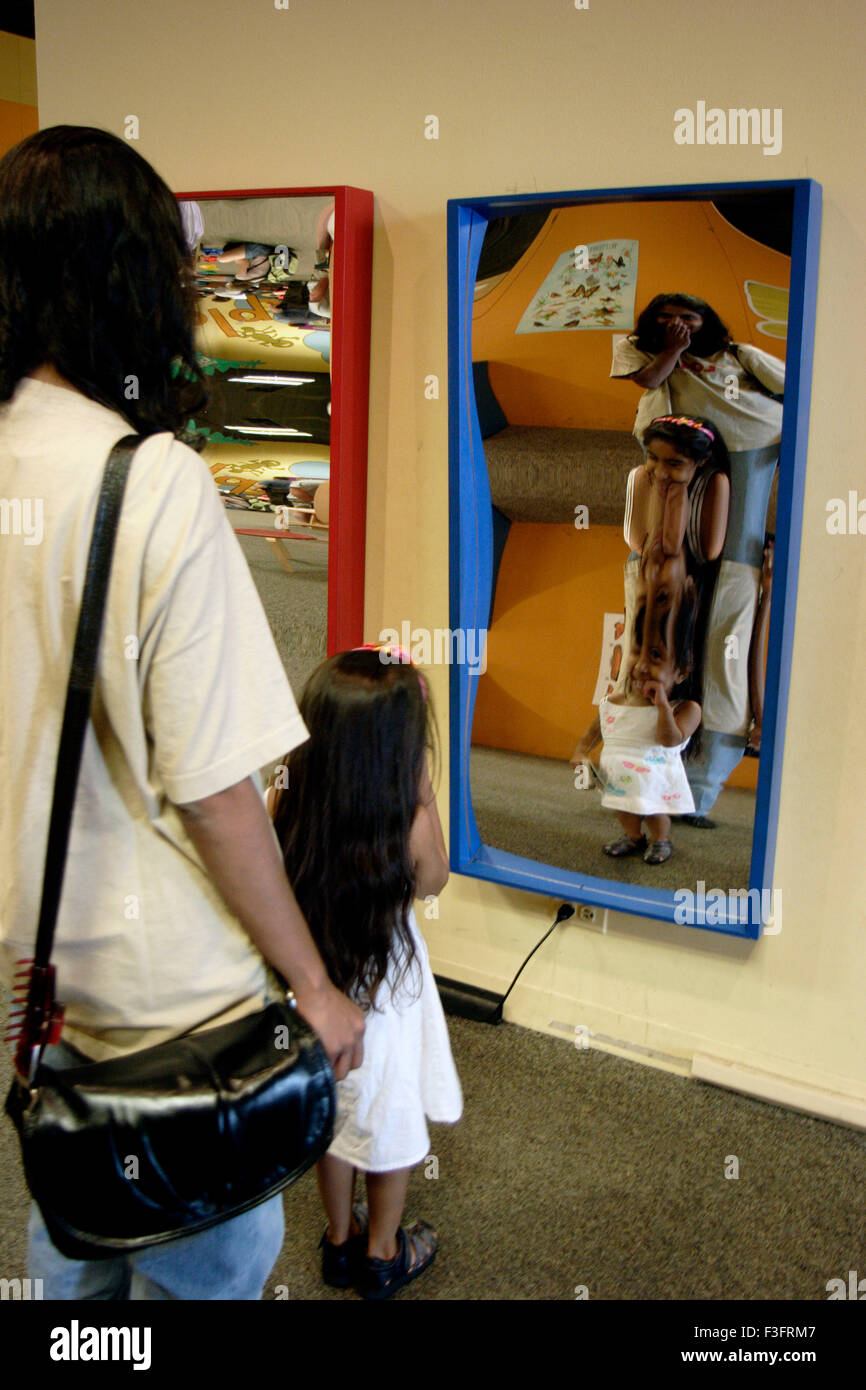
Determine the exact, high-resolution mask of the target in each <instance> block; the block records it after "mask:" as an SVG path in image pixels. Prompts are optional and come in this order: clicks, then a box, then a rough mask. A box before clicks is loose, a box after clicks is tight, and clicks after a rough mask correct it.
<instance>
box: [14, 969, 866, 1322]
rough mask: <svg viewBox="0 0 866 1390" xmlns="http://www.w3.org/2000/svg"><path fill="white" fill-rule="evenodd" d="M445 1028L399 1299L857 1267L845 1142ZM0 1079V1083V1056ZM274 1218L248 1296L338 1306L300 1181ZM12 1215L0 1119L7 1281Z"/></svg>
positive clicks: (793, 1295)
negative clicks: (454, 1083)
mask: <svg viewBox="0 0 866 1390" xmlns="http://www.w3.org/2000/svg"><path fill="white" fill-rule="evenodd" d="M518 989H519V986H518ZM449 1027H450V1031H451V1038H452V1044H453V1050H454V1056H455V1060H456V1063H457V1067H458V1070H459V1072H460V1076H461V1080H462V1083H463V1090H464V1097H465V1112H464V1116H463V1119H462V1120H461V1121H460V1122H459V1123H458V1124H456V1125H454V1126H446V1125H438V1126H433V1127H432V1129H431V1140H432V1142H431V1152H432V1153H433V1154H434V1155H435V1157H436V1158H437V1159H438V1166H439V1176H438V1178H425V1176H424V1165H421V1166H420V1167H419V1168H418V1169H416V1171H415V1173H414V1174H413V1177H412V1182H411V1186H410V1189H409V1201H408V1206H407V1219H408V1220H414V1219H416V1218H417V1217H419V1216H423V1217H424V1218H425V1219H426V1220H428V1221H430V1222H431V1223H432V1224H433V1225H434V1226H435V1227H436V1229H437V1230H438V1232H439V1236H440V1242H441V1245H440V1251H439V1255H438V1256H437V1259H436V1262H435V1264H434V1265H433V1267H432V1268H431V1270H430V1271H429V1272H428V1273H427V1274H425V1276H424V1277H423V1278H422V1279H420V1280H419V1281H418V1283H417V1284H414V1285H411V1286H410V1287H408V1288H407V1289H405V1290H404V1291H403V1292H402V1293H401V1294H400V1295H399V1298H400V1299H401V1300H406V1299H431V1300H450V1299H461V1300H505V1299H519V1300H526V1299H539V1300H568V1301H571V1300H573V1299H574V1297H575V1288H576V1286H577V1285H585V1286H586V1288H587V1291H588V1294H589V1297H590V1298H591V1299H602V1300H604V1299H625V1300H645V1299H651V1300H680V1299H690V1298H697V1299H710V1300H716V1299H780V1300H788V1299H807V1300H818V1301H821V1300H826V1297H827V1291H826V1285H827V1281H828V1279H831V1278H836V1277H843V1278H847V1271H848V1270H849V1269H859V1270H860V1271H861V1272H862V1271H863V1258H864V1244H866V1221H864V1196H866V1153H864V1147H866V1140H864V1136H863V1135H862V1134H858V1133H855V1132H854V1131H852V1130H847V1129H843V1128H841V1127H838V1126H835V1125H831V1124H827V1123H825V1122H823V1121H820V1120H813V1119H809V1118H807V1117H805V1116H802V1115H795V1114H791V1113H789V1112H787V1111H784V1110H781V1109H779V1108H777V1107H775V1106H771V1105H765V1104H763V1103H761V1102H759V1101H753V1100H748V1099H746V1098H744V1097H740V1096H736V1095H734V1094H731V1093H729V1092H726V1091H722V1090H717V1089H715V1088H713V1087H709V1086H703V1085H700V1084H699V1083H696V1082H692V1081H688V1080H685V1079H683V1078H681V1077H677V1076H672V1075H670V1074H668V1073H664V1072H658V1071H654V1070H652V1069H650V1068H647V1067H643V1066H641V1065H639V1064H637V1063H633V1062H627V1061H623V1060H622V1059H620V1058H618V1057H612V1056H609V1055H607V1054H605V1053H602V1052H595V1051H591V1050H590V1051H579V1050H577V1049H576V1048H574V1047H573V1046H572V1045H571V1043H569V1042H566V1041H562V1040H559V1039H557V1038H551V1037H546V1036H543V1035H542V1034H539V1033H533V1032H530V1031H528V1030H526V1029H522V1028H517V1027H514V1026H512V1025H509V1024H505V1025H502V1026H500V1027H498V1028H493V1027H490V1026H489V1025H486V1024H481V1023H470V1022H467V1021H466V1020H463V1019H450V1020H449ZM0 1073H2V1074H0V1085H2V1088H3V1094H4V1095H5V1091H6V1088H7V1086H8V1064H7V1061H6V1057H5V1053H4V1056H3V1065H2V1068H0ZM730 1155H736V1156H737V1158H738V1159H739V1173H740V1175H739V1177H738V1178H736V1179H733V1178H726V1177H725V1176H724V1174H725V1165H726V1161H728V1157H729V1156H730ZM428 1167H429V1168H430V1169H431V1171H432V1165H428ZM285 1210H286V1242H285V1245H284V1247H283V1251H282V1254H281V1256H280V1259H279V1261H278V1263H277V1265H276V1267H275V1269H274V1271H273V1274H272V1276H271V1279H270V1280H269V1283H268V1288H267V1289H266V1291H265V1298H266V1299H273V1298H276V1297H285V1296H286V1293H287V1295H288V1297H290V1298H292V1299H316V1300H318V1299H343V1298H346V1299H354V1298H355V1297H356V1295H355V1294H354V1293H352V1292H346V1293H343V1292H338V1291H336V1290H333V1289H328V1288H326V1287H325V1286H324V1285H323V1284H322V1283H321V1279H320V1276H319V1264H318V1253H317V1249H316V1246H317V1243H318V1240H319V1236H320V1235H321V1232H322V1228H323V1218H322V1214H321V1210H320V1207H319V1199H318V1194H317V1191H316V1183H315V1177H314V1175H313V1174H312V1173H309V1174H307V1175H306V1176H305V1177H304V1178H303V1179H302V1180H301V1181H300V1182H299V1183H298V1184H297V1185H296V1186H295V1187H293V1188H291V1189H290V1190H289V1191H288V1192H287V1193H286V1194H285ZM26 1217H27V1195H26V1191H25V1188H24V1184H23V1181H22V1178H21V1172H20V1163H19V1158H18V1150H17V1141H16V1139H15V1135H14V1133H13V1131H12V1128H11V1126H10V1125H9V1124H8V1123H7V1122H5V1121H4V1122H3V1123H2V1125H0V1249H2V1254H3V1259H2V1265H3V1272H4V1275H5V1276H6V1277H9V1278H13V1277H16V1276H18V1277H24V1275H25V1273H26V1271H25V1268H24V1259H25V1232H26ZM283 1289H285V1291H286V1293H284V1292H283ZM278 1291H279V1292H278Z"/></svg>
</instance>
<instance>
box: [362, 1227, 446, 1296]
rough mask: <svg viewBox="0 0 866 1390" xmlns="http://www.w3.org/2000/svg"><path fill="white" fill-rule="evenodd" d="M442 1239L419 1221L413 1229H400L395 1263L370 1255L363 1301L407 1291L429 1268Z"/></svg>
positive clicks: (366, 1266) (363, 1273) (365, 1269)
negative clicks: (404, 1289) (406, 1287)
mask: <svg viewBox="0 0 866 1390" xmlns="http://www.w3.org/2000/svg"><path fill="white" fill-rule="evenodd" d="M438 1249H439V1237H438V1236H437V1234H436V1232H435V1231H434V1230H433V1227H432V1226H430V1225H429V1224H428V1223H427V1222H426V1221H416V1222H415V1224H414V1226H401V1227H400V1229H399V1230H398V1232H397V1254H396V1255H395V1256H394V1258H393V1260H374V1259H371V1258H370V1256H369V1255H368V1256H367V1259H366V1260H365V1261H364V1266H363V1272H362V1274H361V1279H360V1283H359V1285H358V1291H359V1293H360V1294H361V1297H362V1298H375V1299H381V1298H390V1297H391V1295H392V1294H395V1293H397V1291H398V1289H402V1288H405V1286H406V1285H407V1284H410V1283H411V1282H412V1280H413V1279H417V1278H418V1275H419V1274H423V1273H424V1271H425V1269H429V1268H430V1266H431V1264H432V1263H433V1261H434V1259H435V1258H436V1251H437V1250H438Z"/></svg>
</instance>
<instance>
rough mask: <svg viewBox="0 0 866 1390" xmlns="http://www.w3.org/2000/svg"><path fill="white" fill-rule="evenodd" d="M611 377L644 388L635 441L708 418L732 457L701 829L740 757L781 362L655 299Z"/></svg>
mask: <svg viewBox="0 0 866 1390" xmlns="http://www.w3.org/2000/svg"><path fill="white" fill-rule="evenodd" d="M611 376H613V377H624V378H627V379H628V380H630V381H633V382H635V384H636V385H638V386H642V387H643V388H644V394H643V396H642V397H641V400H640V403H639V405H638V411H637V419H636V422H635V433H636V434H637V435H638V437H639V438H640V437H641V435H642V434H643V431H644V429H645V427H646V425H647V424H648V423H649V421H650V420H651V419H652V418H653V417H655V416H658V415H665V414H667V415H670V414H675V415H680V414H682V415H690V416H697V417H701V416H709V417H710V418H711V419H712V420H713V421H715V422H716V424H717V425H718V427H719V429H720V430H721V432H722V434H723V436H724V438H725V441H726V443H727V446H728V449H729V451H730V461H731V499H730V515H729V518H728V530H727V537H726V540H725V544H724V548H723V550H722V556H721V560H722V563H721V566H720V570H719V574H718V576H717V580H716V587H715V593H714V596H713V606H712V610H711V613H710V617H709V622H708V627H707V649H706V657H705V669H706V685H705V689H704V699H703V738H704V757H703V760H702V762H701V763H700V764H699V765H695V766H693V767H692V768H690V770H689V781H690V783H691V786H692V790H693V793H694V798H695V806H696V815H695V818H694V821H693V823H694V824H697V825H707V826H708V825H711V824H712V822H709V821H707V819H706V814H705V813H706V812H707V811H708V810H709V809H710V808H711V806H712V805H713V803H714V802H715V800H716V797H717V796H718V794H719V792H720V790H721V788H722V785H723V783H724V782H725V781H726V779H727V777H728V776H729V775H730V773H731V772H732V771H733V769H734V767H735V766H736V765H737V763H738V762H739V760H740V758H741V757H742V755H743V750H744V748H745V745H746V741H747V736H748V732H749V725H750V722H751V709H750V703H749V672H748V664H749V663H748V655H749V649H750V645H751V638H752V627H753V624H754V619H755V614H756V611H757V606H758V595H759V589H760V579H761V568H762V564H763V552H764V532H765V526H766V517H767V504H768V502H769V497H770V489H771V487H772V483H773V475H774V473H775V469H776V464H777V462H778V457H779V444H780V441H781V437H782V405H781V402H780V401H778V400H775V399H774V396H775V395H776V394H778V393H780V392H781V391H782V390H783V388H784V382H785V368H784V363H782V362H780V361H779V360H778V358H775V357H772V356H770V354H769V353H766V352H762V351H761V349H760V348H755V347H752V346H751V345H747V344H739V345H737V344H734V343H732V342H731V341H730V338H729V335H728V330H727V329H726V327H725V325H724V324H723V323H722V321H721V319H720V318H719V316H718V314H717V313H716V312H715V310H714V309H712V308H711V307H710V305H709V304H707V303H705V301H704V300H702V299H696V298H695V297H694V296H692V295H687V294H662V295H657V296H656V298H655V299H653V300H652V301H651V303H650V304H648V305H647V307H646V309H645V310H644V311H643V313H642V314H641V315H640V317H639V319H638V322H637V327H636V331H635V333H634V334H632V335H631V336H630V337H628V338H626V339H624V340H623V341H621V342H620V343H618V344H617V347H616V349H615V352H614V359H613V367H612V369H611ZM731 638H733V639H735V640H733V641H731V640H730V639H731Z"/></svg>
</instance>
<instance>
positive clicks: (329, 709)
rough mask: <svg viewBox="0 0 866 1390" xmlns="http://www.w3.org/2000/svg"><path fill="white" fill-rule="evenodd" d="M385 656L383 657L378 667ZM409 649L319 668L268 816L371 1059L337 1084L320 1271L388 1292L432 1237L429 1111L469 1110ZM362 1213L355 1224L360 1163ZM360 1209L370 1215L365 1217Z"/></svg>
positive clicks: (366, 653)
mask: <svg viewBox="0 0 866 1390" xmlns="http://www.w3.org/2000/svg"><path fill="white" fill-rule="evenodd" d="M383 658H385V661H384V662H383ZM407 662H408V657H406V656H405V653H404V652H403V651H402V650H401V649H392V650H391V651H390V652H388V651H384V650H383V651H379V650H365V649H361V650H357V651H352V652H344V653H342V654H341V655H339V656H335V657H333V658H332V659H331V660H330V661H328V662H326V663H325V664H324V665H323V666H320V667H319V669H318V670H317V671H316V672H315V673H314V675H313V676H312V677H311V678H310V681H309V682H308V684H307V687H306V689H305V691H304V694H303V696H302V697H301V702H300V708H301V712H302V714H303V717H304V720H305V722H306V724H307V726H308V728H309V730H310V739H309V742H308V743H304V744H303V745H302V746H301V747H299V748H296V749H295V750H294V751H293V752H292V753H291V755H290V757H289V760H288V767H289V788H290V791H289V792H287V793H286V794H283V795H281V796H280V798H279V800H278V802H277V806H276V813H275V816H274V826H275V829H276V832H277V835H278V837H279V840H280V843H281V845H282V847H283V853H284V856H285V863H286V869H287V872H288V876H289V879H290V881H291V883H292V885H293V887H294V889H295V893H296V894H297V898H298V902H299V903H301V904H302V908H303V911H304V912H305V913H306V915H307V919H308V921H309V923H310V929H311V931H312V933H313V936H314V938H315V940H316V942H317V944H318V946H319V949H320V951H321V953H322V956H323V959H324V960H325V963H326V965H327V967H328V971H329V974H330V977H331V979H332V980H334V982H335V983H336V984H337V985H338V986H339V987H340V989H343V990H345V991H346V993H347V994H349V995H350V997H351V998H353V999H355V1000H356V1001H357V1002H358V1003H359V1004H361V1005H362V1007H364V1008H365V1009H366V1010H367V1025H366V1031H365V1035H364V1061H363V1064H362V1065H361V1067H360V1068H359V1069H358V1070H356V1071H355V1072H353V1073H352V1075H351V1077H349V1078H347V1080H345V1081H342V1082H341V1083H340V1086H339V1088H338V1106H337V1122H336V1125H335V1129H334V1141H333V1143H332V1145H331V1148H330V1149H329V1151H328V1153H327V1154H326V1155H325V1157H324V1158H323V1159H322V1160H321V1162H320V1163H319V1165H318V1169H317V1173H318V1178H319V1190H320V1192H321V1196H322V1201H323V1203H324V1206H325V1211H326V1213H327V1216H328V1228H327V1231H326V1232H325V1236H324V1238H323V1242H322V1247H323V1255H322V1275H323V1278H324V1280H325V1282H326V1283H327V1284H331V1285H333V1286H335V1287H339V1288H345V1287H347V1286H348V1285H349V1284H350V1283H357V1284H358V1286H359V1288H360V1290H361V1292H362V1294H363V1295H364V1297H366V1298H376V1299H378V1298H387V1297H390V1295H391V1294H393V1293H395V1292H396V1291H397V1289H399V1288H402V1286H403V1285H404V1284H406V1283H408V1282H409V1281H410V1280H411V1279H415V1278H417V1276H418V1275H419V1274H422V1273H423V1272H424V1270H425V1269H427V1268H428V1267H429V1265H430V1264H431V1262H432V1260H433V1257H434V1255H435V1253H436V1248H437V1243H438V1242H437V1236H436V1232H435V1231H434V1230H433V1229H432V1227H430V1226H429V1225H428V1224H427V1223H426V1222H424V1221H419V1222H416V1223H415V1224H414V1225H413V1226H410V1227H406V1226H401V1224H400V1221H401V1217H402V1213H403V1205H404V1202H405V1200H406V1190H407V1186H408V1182H409V1176H410V1173H411V1170H412V1167H413V1166H414V1165H415V1164H416V1163H419V1162H420V1161H421V1159H422V1158H424V1156H425V1155H426V1154H427V1152H428V1149H429V1145H430V1139H429V1135H428V1132H427V1125H426V1118H429V1119H432V1120H440V1121H454V1120H457V1119H459V1118H460V1113H461V1109H462V1098H461V1093H460V1083H459V1081H458V1078H457V1074H456V1072H455V1069H454V1063H453V1061H452V1059H451V1051H450V1048H449V1044H448V1031H447V1028H446V1025H445V1019H444V1016H443V1013H442V1006H441V1004H440V1002H439V996H438V994H437V992H436V985H435V983H434V980H433V976H432V974H431V971H430V965H429V963H428V959H427V950H426V947H425V944H424V940H423V938H422V937H421V935H420V933H419V931H418V929H417V927H416V925H415V918H414V914H413V911H412V899H413V897H415V896H418V897H425V896H427V895H428V894H435V893H440V892H441V891H442V888H443V886H444V884H445V882H446V881H447V878H448V856H447V852H446V850H445V843H444V840H443V836H442V829H441V826H440V824H439V815H438V812H437V810H436V799H435V796H434V794H433V789H432V787H431V785H430V777H429V773H428V771H427V757H426V743H427V739H428V733H429V730H430V720H431V714H430V706H429V704H428V702H427V695H426V689H425V686H424V684H423V681H422V679H421V677H420V676H419V675H418V673H417V671H416V670H415V669H414V667H413V666H411V665H409V664H407ZM359 1169H360V1170H361V1171H363V1172H364V1174H365V1177H366V1184H367V1199H368V1202H369V1223H368V1222H367V1220H366V1219H365V1216H364V1213H363V1211H362V1210H361V1209H360V1208H359V1209H357V1211H356V1214H355V1216H354V1220H353V1200H354V1187H355V1178H356V1174H357V1170H359ZM359 1217H360V1218H361V1219H360V1221H359Z"/></svg>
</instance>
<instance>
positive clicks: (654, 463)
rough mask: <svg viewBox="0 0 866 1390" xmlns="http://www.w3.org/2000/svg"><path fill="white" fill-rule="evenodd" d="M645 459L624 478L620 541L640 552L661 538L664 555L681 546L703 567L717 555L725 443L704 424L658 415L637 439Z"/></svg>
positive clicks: (726, 477) (725, 492)
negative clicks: (640, 440) (648, 542)
mask: <svg viewBox="0 0 866 1390" xmlns="http://www.w3.org/2000/svg"><path fill="white" fill-rule="evenodd" d="M643 445H644V450H645V454H646V461H645V463H643V464H642V465H640V466H639V467H638V468H634V469H632V472H631V473H630V474H629V479H628V485H627V491H626V512H625V526H624V532H625V538H626V540H627V542H628V544H629V546H630V547H631V549H632V551H634V552H635V553H637V554H641V553H642V551H643V548H644V544H645V541H646V538H647V537H653V536H656V535H659V534H660V536H661V542H662V549H663V550H664V553H665V554H666V555H676V554H677V553H678V551H679V550H680V548H681V547H682V545H683V544H687V545H688V547H689V550H690V552H691V554H692V556H693V558H694V560H695V561H696V562H697V563H699V564H705V563H707V562H708V561H711V560H717V559H718V558H719V556H720V555H721V553H722V547H723V545H724V541H725V533H726V531H727V526H728V510H729V504H730V496H731V486H730V461H729V458H728V451H727V449H726V447H725V441H724V440H723V439H722V437H721V435H720V434H719V431H718V430H717V429H716V427H715V425H713V424H711V422H710V421H709V420H705V419H700V418H694V417H692V416H686V415H680V416H673V415H662V416H659V417H658V418H657V419H655V420H653V421H651V423H650V424H649V425H648V426H647V428H646V431H645V432H644V436H643Z"/></svg>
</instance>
